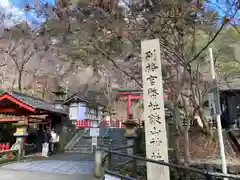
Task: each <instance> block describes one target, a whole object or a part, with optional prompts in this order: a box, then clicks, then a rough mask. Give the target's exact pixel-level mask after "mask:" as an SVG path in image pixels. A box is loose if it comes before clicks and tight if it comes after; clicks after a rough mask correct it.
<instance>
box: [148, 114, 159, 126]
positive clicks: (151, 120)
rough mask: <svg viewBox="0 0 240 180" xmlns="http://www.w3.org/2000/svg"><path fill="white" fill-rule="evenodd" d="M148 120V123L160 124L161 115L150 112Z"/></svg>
mask: <svg viewBox="0 0 240 180" xmlns="http://www.w3.org/2000/svg"><path fill="white" fill-rule="evenodd" d="M148 120H149V123H150V124H161V116H160V115H159V114H157V113H153V114H150V115H149V116H148Z"/></svg>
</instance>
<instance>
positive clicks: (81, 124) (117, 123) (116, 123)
mask: <svg viewBox="0 0 240 180" xmlns="http://www.w3.org/2000/svg"><path fill="white" fill-rule="evenodd" d="M122 123H123V120H122V119H121V120H112V121H110V120H102V121H101V123H100V126H101V127H102V128H105V127H110V128H124V125H123V124H122ZM75 127H76V128H77V129H78V128H91V127H92V121H91V120H76V121H75Z"/></svg>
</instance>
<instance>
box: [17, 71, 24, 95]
mask: <svg viewBox="0 0 240 180" xmlns="http://www.w3.org/2000/svg"><path fill="white" fill-rule="evenodd" d="M22 72H23V71H22V70H19V72H18V90H19V91H22Z"/></svg>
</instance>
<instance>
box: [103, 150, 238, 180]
mask: <svg viewBox="0 0 240 180" xmlns="http://www.w3.org/2000/svg"><path fill="white" fill-rule="evenodd" d="M104 151H105V152H107V153H109V154H115V155H118V156H122V157H128V158H133V159H135V160H139V161H145V162H151V163H154V164H159V165H163V166H168V167H172V168H175V169H182V170H188V171H191V172H196V173H198V174H201V175H204V176H209V177H219V178H231V179H240V175H234V174H223V173H215V172H208V171H205V170H200V169H197V168H192V167H185V166H182V165H177V164H172V163H166V162H164V161H156V160H153V159H148V158H145V157H140V156H134V155H128V154H125V153H121V152H117V151H112V150H104ZM105 172H106V173H108V174H110V175H111V174H112V175H115V176H117V177H120V176H121V177H122V178H125V179H126V180H128V179H129V180H136V179H134V178H131V177H127V176H122V175H119V174H116V173H114V172H113V171H109V170H106V171H105Z"/></svg>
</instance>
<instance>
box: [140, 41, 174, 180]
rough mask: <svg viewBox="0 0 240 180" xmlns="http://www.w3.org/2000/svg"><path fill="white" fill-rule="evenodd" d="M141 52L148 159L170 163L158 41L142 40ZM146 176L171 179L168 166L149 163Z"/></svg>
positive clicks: (151, 179) (149, 179)
mask: <svg viewBox="0 0 240 180" xmlns="http://www.w3.org/2000/svg"><path fill="white" fill-rule="evenodd" d="M141 51H142V78H143V97H144V119H145V137H146V138H145V141H146V156H147V158H149V159H154V160H157V161H164V162H168V141H167V133H166V122H165V109H164V98H163V81H162V67H161V57H160V54H161V52H160V43H159V40H158V39H153V40H146V41H142V42H141ZM147 179H148V180H156V179H164V180H169V179H170V176H169V168H168V167H166V166H161V165H158V164H154V163H147Z"/></svg>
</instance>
